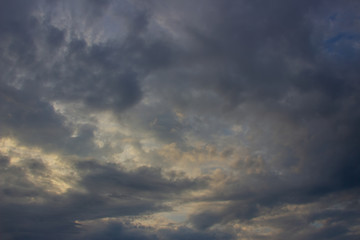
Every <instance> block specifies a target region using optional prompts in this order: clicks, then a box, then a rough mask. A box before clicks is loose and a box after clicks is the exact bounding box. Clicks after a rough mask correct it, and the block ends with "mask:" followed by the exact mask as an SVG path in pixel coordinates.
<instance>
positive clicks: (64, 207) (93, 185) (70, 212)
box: [0, 156, 205, 239]
mask: <svg viewBox="0 0 360 240" xmlns="http://www.w3.org/2000/svg"><path fill="white" fill-rule="evenodd" d="M9 162H10V161H9V158H8V157H6V156H2V157H1V179H0V180H1V196H2V199H3V201H2V203H1V204H0V209H1V212H2V214H4V215H5V216H9V217H8V218H2V219H1V222H2V224H1V232H2V235H3V234H4V235H8V236H9V239H24V238H28V239H46V238H49V236H51V235H56V236H58V238H59V239H65V238H70V239H77V236H78V235H81V234H86V233H82V232H81V230H80V227H81V225H79V224H77V223H76V221H89V220H96V219H101V218H107V217H121V216H139V215H141V214H145V215H147V214H150V213H153V212H156V211H164V210H168V209H169V208H170V207H169V206H167V205H166V201H168V200H169V199H171V197H172V196H173V195H175V194H176V195H179V194H180V193H182V192H185V191H189V190H195V189H197V188H199V187H203V186H205V185H204V184H205V181H204V180H203V179H187V178H184V177H182V176H181V175H179V176H176V175H173V177H176V179H167V178H165V177H164V176H163V175H164V174H162V172H161V170H160V169H153V168H148V167H141V168H138V169H135V170H133V171H125V170H124V169H120V168H119V166H116V165H108V164H99V163H97V162H96V161H85V162H81V163H79V164H77V166H76V170H77V171H78V172H79V173H80V174H81V181H80V182H79V186H78V187H80V188H82V192H81V193H79V192H77V191H75V190H68V191H67V192H66V193H65V194H63V195H61V196H59V195H57V194H53V193H50V192H48V191H44V190H43V188H41V187H39V186H38V185H37V183H36V182H33V181H32V180H31V177H29V174H30V176H36V177H39V176H46V175H47V174H49V169H47V167H46V166H45V165H44V163H43V162H42V161H41V160H36V159H29V160H28V159H25V160H24V161H23V163H22V165H19V166H13V165H10V164H9ZM50 187H51V186H50ZM116 226H117V227H116ZM116 226H108V227H106V229H105V230H101V229H99V230H98V231H99V232H100V233H94V235H93V236H88V237H86V238H90V239H98V238H99V237H101V236H102V235H103V234H105V235H104V238H105V239H106V237H108V238H109V239H114V238H117V237H118V236H120V235H121V236H122V234H124V237H125V236H128V237H130V236H134V237H135V236H138V238H140V236H142V235H141V234H140V233H137V232H136V231H135V229H133V230H131V231H130V232H128V233H127V231H125V232H123V230H122V227H121V225H116ZM125 239H126V238H125ZM130 239H132V238H130ZM151 239H153V238H151Z"/></svg>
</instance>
